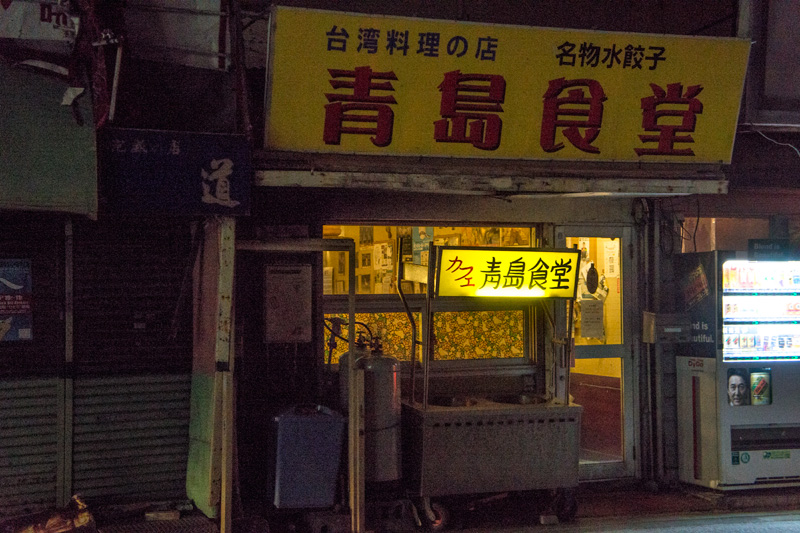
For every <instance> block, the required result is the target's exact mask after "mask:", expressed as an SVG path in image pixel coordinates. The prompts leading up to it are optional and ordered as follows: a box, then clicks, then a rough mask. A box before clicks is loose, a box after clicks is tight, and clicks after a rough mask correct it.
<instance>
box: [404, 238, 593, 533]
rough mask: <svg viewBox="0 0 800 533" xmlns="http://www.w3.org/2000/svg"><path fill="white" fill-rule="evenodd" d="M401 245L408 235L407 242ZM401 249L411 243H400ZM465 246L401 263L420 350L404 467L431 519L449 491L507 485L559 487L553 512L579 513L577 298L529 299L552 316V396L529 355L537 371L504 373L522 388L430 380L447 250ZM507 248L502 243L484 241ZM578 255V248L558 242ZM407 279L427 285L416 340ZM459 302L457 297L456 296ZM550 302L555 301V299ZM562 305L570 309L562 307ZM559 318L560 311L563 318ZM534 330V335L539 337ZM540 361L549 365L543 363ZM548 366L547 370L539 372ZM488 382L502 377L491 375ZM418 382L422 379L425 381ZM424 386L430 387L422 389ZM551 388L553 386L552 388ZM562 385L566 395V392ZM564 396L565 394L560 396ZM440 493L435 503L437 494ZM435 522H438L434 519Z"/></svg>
mask: <svg viewBox="0 0 800 533" xmlns="http://www.w3.org/2000/svg"><path fill="white" fill-rule="evenodd" d="M401 246H402V243H401ZM401 249H402V248H401ZM462 249H463V250H466V248H461V247H438V246H433V245H431V247H430V251H429V264H428V266H427V267H424V266H420V265H414V264H409V263H401V264H400V266H399V268H398V283H397V286H398V292H399V294H400V297H401V299H402V301H403V303H404V305H405V309H406V313H407V315H408V318H409V321H410V322H411V326H412V330H413V333H412V338H413V339H412V343H413V344H414V346H415V349H414V355H413V356H412V359H413V364H412V370H411V378H410V387H408V389H409V394H408V395H407V396H406V397H405V398H404V400H403V406H402V430H403V471H404V479H405V482H406V485H407V487H408V489H409V490H410V491H411V492H412V493H413V494H414V495H415V496H418V497H419V498H420V499H421V502H422V503H423V507H424V509H425V515H426V516H427V517H428V518H429V523H431V524H438V523H440V522H441V519H442V517H441V516H439V515H440V513H443V512H444V511H445V508H444V507H443V505H442V504H439V505H437V502H436V499H441V498H442V497H445V496H453V495H466V494H480V493H499V492H507V491H533V490H538V489H552V490H551V491H549V492H548V494H550V495H551V496H552V497H553V498H554V499H553V501H552V502H550V503H551V506H552V507H554V508H553V512H554V513H556V514H557V515H558V516H559V518H561V519H571V518H572V517H574V513H575V510H576V504H575V500H574V494H573V493H572V490H571V489H573V488H574V487H576V486H577V485H578V461H579V459H578V452H579V443H580V426H581V411H582V408H581V407H580V406H578V405H575V404H572V403H570V402H569V394H568V390H569V366H570V365H569V357H570V349H569V348H570V346H571V343H572V337H571V332H572V324H571V320H570V318H571V316H572V302H573V300H572V298H574V292H573V293H572V298H566V300H567V305H566V306H565V307H567V308H568V309H567V310H566V312H564V311H561V313H560V316H558V315H559V313H558V310H556V312H553V310H551V309H548V307H547V305H545V304H544V303H543V300H542V299H541V298H539V299H536V298H530V299H529V300H527V299H526V301H525V303H526V304H527V305H530V306H531V308H533V307H536V308H537V309H539V312H540V313H545V314H546V315H547V316H548V318H549V322H548V323H549V325H550V328H551V331H550V337H551V338H550V340H551V342H552V347H553V349H552V350H549V351H548V353H549V356H548V357H549V359H550V366H549V375H551V376H552V379H553V380H554V382H555V381H557V383H554V384H553V386H552V387H550V388H549V389H546V390H545V392H544V394H538V395H536V394H532V393H531V392H530V391H528V390H526V389H529V388H530V384H531V380H532V377H533V376H535V375H536V371H537V366H536V364H535V363H534V361H533V359H532V358H528V360H527V363H528V364H529V365H530V373H527V372H526V371H525V369H522V371H519V373H518V375H517V376H512V377H511V379H510V380H509V379H508V378H507V379H505V380H504V383H505V384H508V383H509V382H510V383H512V384H513V383H514V381H515V380H517V381H518V383H519V390H516V391H515V390H514V388H513V386H512V388H511V389H509V388H508V387H507V386H506V387H503V388H502V390H500V389H498V390H491V386H488V387H487V386H484V387H480V389H481V392H480V393H479V394H463V395H462V394H457V395H443V396H442V395H441V394H440V393H441V391H440V390H437V389H434V390H433V391H432V388H431V368H430V366H431V359H432V355H433V349H434V334H433V319H432V315H433V313H434V311H435V310H436V309H437V300H439V299H443V298H447V297H446V296H441V294H442V293H441V291H440V290H439V289H440V286H437V283H440V281H441V280H440V276H439V274H441V270H442V265H441V260H442V257H443V255H444V254H443V252H446V251H450V252H451V254H450V256H451V257H452V251H454V250H455V251H457V250H462ZM484 250H490V251H494V250H498V249H484ZM514 251H515V252H523V251H525V252H534V254H535V253H536V252H537V251H544V250H538V249H532V248H526V249H519V248H516V249H514ZM558 252H560V253H566V254H568V255H567V256H568V257H571V255H570V254H571V252H572V251H571V250H558ZM578 263H579V259H578V255H577V251H576V252H575V257H574V262H572V268H573V269H574V270H575V272H574V284H575V285H577V270H578ZM403 281H414V282H417V283H425V284H426V298H425V306H424V309H422V310H421V311H422V313H421V314H422V324H423V328H422V333H423V335H422V337H423V339H422V342H421V343H417V340H416V329H417V326H416V323H415V319H414V314H413V313H412V311H411V309H410V307H409V305H408V303H407V302H408V301H407V298H406V295H405V294H404V292H403V287H402V285H403V283H402V282H403ZM453 303H455V304H456V306H457V304H458V297H455V300H452V299H451V301H450V306H449V309H453ZM547 304H550V306H551V307H554V306H552V300H551V299H548V300H547ZM562 309H563V308H562ZM554 316H558V318H557V319H555V318H554ZM557 322H562V324H561V328H562V329H566V333H565V335H563V336H562V337H558V336H557V335H556V325H557ZM530 337H532V336H530ZM417 344H421V345H422V363H421V371H422V379H421V380H420V379H419V376H417V366H418V365H417V362H416V345H417ZM537 364H541V361H540V362H539V363H537ZM541 374H542V373H541V372H539V375H541ZM482 377H483V378H485V379H484V381H485V382H488V383H492V382H496V381H498V380H497V379H496V377H493V376H491V375H489V373H488V372H487V374H486V375H485V376H482ZM418 382H419V383H418ZM420 388H421V390H419V389H420ZM548 390H549V391H550V392H549V393H548ZM559 393H560V394H559ZM559 396H560V397H559ZM431 500H434V501H433V505H432V502H431ZM431 529H437V528H436V527H433V528H431Z"/></svg>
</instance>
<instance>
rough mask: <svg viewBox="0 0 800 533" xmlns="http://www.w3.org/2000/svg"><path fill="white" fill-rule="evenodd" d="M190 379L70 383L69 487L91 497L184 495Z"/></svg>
mask: <svg viewBox="0 0 800 533" xmlns="http://www.w3.org/2000/svg"><path fill="white" fill-rule="evenodd" d="M190 386H191V376H190V375H189V374H184V375H160V376H129V377H114V378H81V379H77V380H75V388H74V391H75V392H74V408H73V409H74V429H73V458H74V459H73V473H72V478H73V487H74V490H75V491H76V492H78V493H80V494H82V495H84V496H85V497H86V498H87V499H94V500H95V501H103V502H115V501H126V502H129V501H143V500H175V499H182V498H185V497H186V488H185V482H186V454H187V449H188V442H189V390H190Z"/></svg>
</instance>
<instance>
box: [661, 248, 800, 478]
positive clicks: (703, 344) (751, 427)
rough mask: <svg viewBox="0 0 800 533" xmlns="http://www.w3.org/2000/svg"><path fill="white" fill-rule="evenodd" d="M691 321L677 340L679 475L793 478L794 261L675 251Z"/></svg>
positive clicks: (797, 375) (798, 397) (797, 276)
mask: <svg viewBox="0 0 800 533" xmlns="http://www.w3.org/2000/svg"><path fill="white" fill-rule="evenodd" d="M675 273H676V287H675V288H676V292H677V293H678V294H677V296H678V299H679V301H682V304H683V307H684V310H685V312H686V313H688V315H689V319H690V320H691V324H692V334H691V337H690V342H688V343H685V344H680V345H677V346H678V350H677V351H678V357H677V369H676V370H677V387H678V391H677V403H678V463H679V476H680V480H681V481H684V482H688V483H694V484H698V485H703V486H706V487H711V488H716V489H720V490H728V489H744V488H754V487H769V486H773V487H774V486H791V485H800V261H788V260H758V261H754V260H749V259H747V258H742V257H737V256H736V254H733V253H726V252H707V253H693V254H681V255H680V256H676V260H675Z"/></svg>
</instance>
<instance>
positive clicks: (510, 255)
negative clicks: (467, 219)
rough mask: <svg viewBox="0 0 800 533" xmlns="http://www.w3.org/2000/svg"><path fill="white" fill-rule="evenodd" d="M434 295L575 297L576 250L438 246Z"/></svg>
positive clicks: (577, 257)
mask: <svg viewBox="0 0 800 533" xmlns="http://www.w3.org/2000/svg"><path fill="white" fill-rule="evenodd" d="M437 267H438V268H437V280H436V295H437V296H472V297H488V298H509V297H511V298H575V293H576V290H577V287H578V273H579V271H580V251H579V250H552V249H548V250H542V249H537V248H464V247H443V248H439V262H438V265H437Z"/></svg>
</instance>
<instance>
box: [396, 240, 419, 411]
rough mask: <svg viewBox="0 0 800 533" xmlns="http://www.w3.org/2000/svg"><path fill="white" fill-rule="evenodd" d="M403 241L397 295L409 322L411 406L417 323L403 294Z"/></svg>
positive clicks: (399, 250)
mask: <svg viewBox="0 0 800 533" xmlns="http://www.w3.org/2000/svg"><path fill="white" fill-rule="evenodd" d="M403 241H404V237H398V239H397V250H398V253H397V257H398V259H397V293H398V294H399V295H400V301H401V302H402V303H403V308H404V309H405V310H406V315H408V321H409V322H411V390H410V392H409V398H410V399H411V404H412V405H413V404H414V403H415V402H416V401H417V398H416V380H417V323H416V321H415V320H414V314H413V313H412V312H411V308H410V307H409V306H408V301H407V300H406V294H405V292H403Z"/></svg>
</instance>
